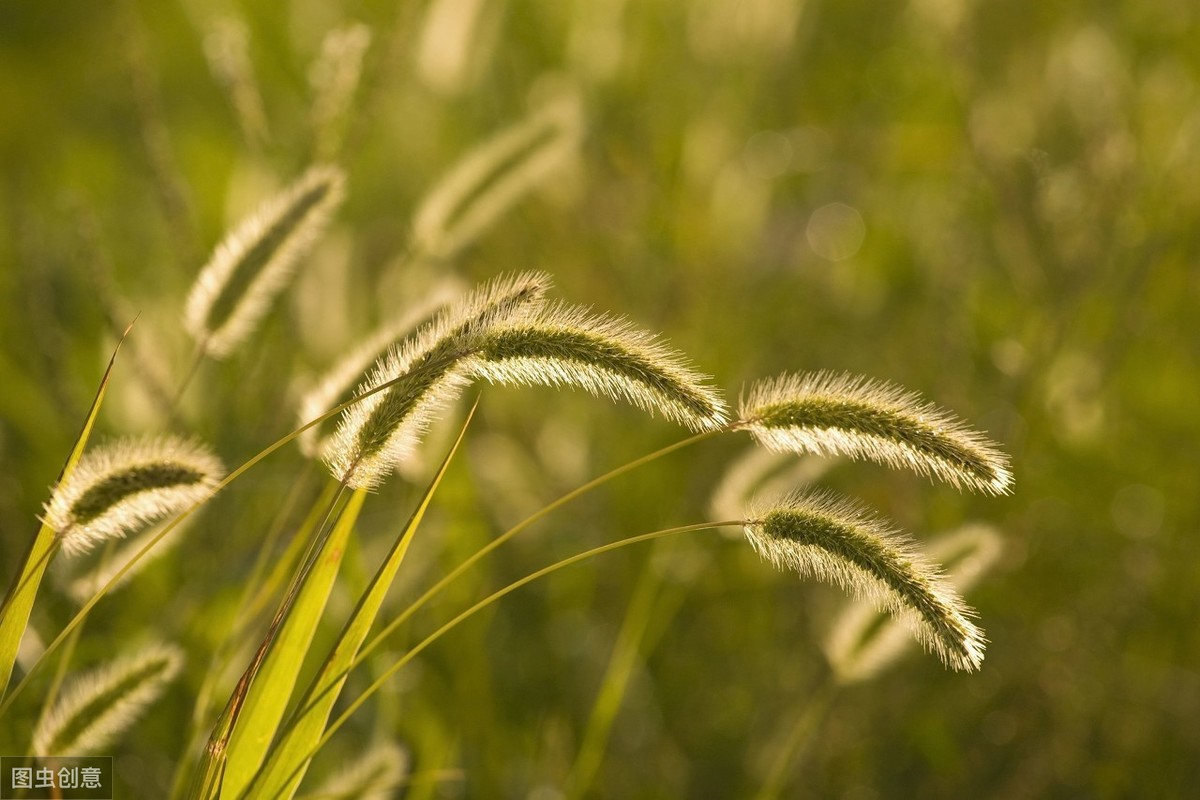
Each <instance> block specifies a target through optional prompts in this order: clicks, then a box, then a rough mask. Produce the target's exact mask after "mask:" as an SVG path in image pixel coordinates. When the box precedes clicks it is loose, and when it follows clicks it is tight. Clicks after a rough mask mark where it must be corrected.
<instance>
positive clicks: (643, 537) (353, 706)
mask: <svg viewBox="0 0 1200 800" xmlns="http://www.w3.org/2000/svg"><path fill="white" fill-rule="evenodd" d="M745 524H746V521H745V520H740V519H738V520H723V521H721V522H699V523H695V524H693V525H680V526H677V527H674V528H664V529H662V530H657V531H651V532H650V533H643V534H640V535H638V536H630V537H628V538H625V539H620V540H618V541H616V542H609V543H608V544H604V545H600V546H599V547H593V548H592V549H590V550H585V551H584V552H582V553H577V554H575V555H573V556H570V557H569V558H564V559H562V560H561V561H556V562H555V563H553V564H551V565H549V566H547V567H542V568H541V569H539V570H537V571H536V572H531V573H530V574H528V575H526V576H525V577H524V578H521V579H520V580H517V581H514V582H512V583H510V584H508V585H507V586H505V587H504V588H502V589H498V590H496V591H495V592H492V593H491V594H490V595H488V596H487V597H485V598H483V599H482V600H480V601H479V602H477V603H475V604H474V605H473V606H471V607H470V608H468V609H467V610H465V611H463V612H461V613H459V614H458V615H457V616H455V617H454V618H453V619H451V620H450V621H449V622H447V623H445V624H443V625H442V626H441V627H440V628H438V629H437V630H435V631H434V632H433V633H431V634H429V635H428V636H426V637H425V638H424V639H422V640H421V641H420V642H419V643H418V644H417V645H416V646H415V647H413V648H412V649H411V650H409V651H408V652H407V653H405V654H404V655H403V656H401V657H400V659H399V660H398V661H396V662H395V663H394V664H392V666H391V667H389V668H388V669H387V670H385V671H384V672H383V674H382V675H380V676H379V677H378V678H376V679H375V681H374V682H373V683H372V684H371V685H370V686H368V687H367V688H366V689H365V690H364V691H363V693H362V694H360V695H359V696H358V697H357V698H355V699H354V701H353V702H351V703H350V705H349V706H348V707H347V708H346V710H345V711H344V712H342V715H341V716H340V717H338V718H337V719H336V720H334V721H333V722H332V723H331V724H330V725H329V726H328V727H326V729H325V734H324V735H323V736H322V737H321V739H320V740H319V741H318V742H317V743H316V745H314V746H313V748H312V749H311V750H310V751H309V752H308V753H307V754H305V756H304V758H303V759H301V762H300V764H299V765H297V767H296V768H295V769H294V770H292V772H291V773H290V774H289V775H288V776H287V777H286V778H285V779H284V781H283V783H282V784H281V786H280V789H279V791H277V792H276V793H275V795H273V796H272V798H271V800H277V799H278V798H279V797H280V795H281V794H282V793H283V792H284V791H285V789H286V787H287V786H288V785H289V784H290V783H291V781H292V780H293V779H294V778H295V777H296V775H298V774H299V773H300V771H301V770H302V769H303V766H304V764H305V763H307V762H308V761H309V760H311V759H312V757H313V756H315V755H316V754H317V752H318V751H319V750H320V749H321V748H322V747H324V746H325V744H326V743H328V741H329V740H330V739H331V738H333V735H334V734H335V733H336V732H337V731H338V729H340V728H341V727H342V726H343V725H344V724H346V721H347V720H349V719H350V717H351V716H352V715H353V714H354V712H355V711H357V710H358V709H359V708H361V707H362V705H363V703H365V702H366V701H367V700H369V699H370V698H371V695H373V694H375V692H377V691H379V689H380V688H381V687H382V686H383V685H384V684H385V683H386V682H387V681H388V679H390V678H391V677H392V676H393V675H395V674H396V673H397V672H399V671H400V670H401V669H402V668H403V667H405V666H406V665H407V664H409V663H410V662H411V661H412V660H413V659H414V658H416V657H417V656H418V655H420V654H421V653H422V652H423V651H424V650H425V649H426V648H428V647H429V646H430V645H432V644H433V643H434V642H436V641H437V640H438V639H440V638H442V637H443V636H445V635H446V634H447V633H449V632H450V631H452V630H454V629H455V628H457V627H458V626H459V625H461V624H462V623H463V622H465V621H467V620H468V619H470V618H471V617H473V616H475V615H476V614H478V613H479V612H480V611H482V610H484V609H485V608H487V607H488V606H490V605H492V604H493V603H495V602H497V601H498V600H500V599H501V598H503V597H505V596H506V595H509V594H512V593H513V592H515V591H516V590H517V589H520V588H521V587H522V586H525V585H526V584H529V583H533V582H534V581H536V580H538V579H539V578H544V577H545V576H547V575H550V574H553V573H555V572H558V571H559V570H561V569H565V568H566V567H569V566H572V565H573V564H578V563H579V562H580V561H586V560H588V559H589V558H594V557H595V556H598V555H603V554H604V553H608V552H611V551H613V550H619V549H620V548H622V547H628V546H630V545H634V544H639V543H641V542H649V541H653V540H655V539H664V538H666V537H668V536H675V535H677V534H681V533H689V532H692V531H702V530H712V529H715V528H728V527H735V526H736V527H740V526H742V525H745Z"/></svg>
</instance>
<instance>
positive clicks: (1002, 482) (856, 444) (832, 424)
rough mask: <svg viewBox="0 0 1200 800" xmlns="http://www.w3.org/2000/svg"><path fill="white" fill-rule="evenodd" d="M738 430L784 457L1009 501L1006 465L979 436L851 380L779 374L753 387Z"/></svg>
mask: <svg viewBox="0 0 1200 800" xmlns="http://www.w3.org/2000/svg"><path fill="white" fill-rule="evenodd" d="M740 413H741V420H739V422H738V423H737V424H736V427H737V428H739V429H742V430H747V431H749V432H750V434H751V435H752V436H753V437H754V438H755V439H757V440H758V442H759V443H760V444H762V445H763V446H765V447H767V448H769V449H771V450H776V451H779V452H795V453H815V454H818V455H825V456H828V455H839V454H840V455H847V456H849V457H851V458H857V459H868V460H871V461H877V462H879V463H881V464H885V465H887V466H889V467H892V468H894V469H901V468H907V469H911V470H913V471H915V472H917V473H919V474H921V475H927V476H934V477H937V478H940V479H942V480H944V481H946V482H948V483H950V484H951V485H953V486H955V487H956V488H967V489H973V490H977V491H981V492H985V493H989V494H1006V493H1008V492H1009V491H1010V490H1011V487H1012V472H1011V471H1010V470H1009V465H1008V458H1007V457H1006V456H1005V455H1004V454H1003V453H1001V452H1000V451H999V449H997V447H996V446H995V445H994V444H993V443H992V442H991V441H989V440H988V439H987V438H986V437H985V436H983V435H982V434H980V433H978V432H976V431H974V430H971V429H970V428H968V427H967V426H966V425H964V424H963V423H962V422H961V421H960V420H958V419H956V418H955V417H954V416H953V415H951V414H949V413H948V412H946V411H943V410H941V409H939V408H937V407H935V406H933V405H931V404H928V403H924V402H922V400H921V399H920V398H919V397H918V396H917V395H915V394H913V393H911V392H907V391H905V390H903V389H900V388H898V387H895V386H891V385H889V384H885V383H880V382H876V381H871V380H867V379H864V378H860V377H855V376H852V375H838V374H833V373H827V372H816V373H809V374H801V375H786V374H785V375H782V376H779V377H778V378H775V379H772V380H765V381H761V382H759V383H757V384H755V385H754V386H753V387H752V388H751V390H750V393H749V397H748V398H746V399H744V400H743V402H742V404H741V409H740Z"/></svg>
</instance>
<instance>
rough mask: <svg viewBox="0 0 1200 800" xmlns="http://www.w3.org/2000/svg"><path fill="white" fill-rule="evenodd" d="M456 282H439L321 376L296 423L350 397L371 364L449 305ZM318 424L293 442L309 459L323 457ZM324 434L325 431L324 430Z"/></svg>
mask: <svg viewBox="0 0 1200 800" xmlns="http://www.w3.org/2000/svg"><path fill="white" fill-rule="evenodd" d="M455 283H456V282H450V281H443V282H441V283H439V284H437V285H436V286H434V287H432V288H431V289H430V291H429V292H428V293H427V294H426V297H425V298H424V299H423V300H422V301H421V302H420V303H419V304H418V305H416V306H414V307H413V308H411V309H410V310H409V311H407V312H406V313H404V314H401V315H400V316H398V317H397V318H396V319H395V320H393V321H392V322H389V323H386V324H385V325H383V326H382V327H381V328H380V329H379V330H377V331H376V332H375V333H373V334H371V335H370V336H369V337H368V338H367V339H366V341H364V342H363V343H362V344H360V345H358V346H357V347H355V348H354V350H352V351H351V352H350V353H349V354H348V355H347V356H346V357H344V358H343V359H341V360H340V361H338V362H337V363H336V364H334V365H333V367H331V368H330V369H329V371H328V372H326V373H325V375H324V376H322V377H321V378H320V379H319V380H318V381H317V382H316V384H315V385H314V386H313V388H312V389H311V390H309V391H308V392H307V393H306V394H305V395H304V396H303V397H302V398H301V399H300V405H299V414H298V422H299V424H300V425H304V424H305V423H308V422H311V421H312V420H314V419H316V418H317V417H319V416H321V415H322V414H324V413H326V412H327V411H329V410H330V409H331V408H334V407H335V406H337V405H339V404H340V403H343V402H345V401H346V400H349V399H350V398H351V397H352V396H353V390H354V385H355V383H357V382H358V381H360V380H361V379H362V376H363V375H364V374H366V372H367V370H368V369H370V367H371V365H372V364H373V363H375V362H376V361H378V360H379V359H381V358H383V357H384V356H386V355H387V351H388V348H390V347H393V346H397V345H399V344H400V343H401V342H402V341H403V340H404V338H405V337H408V336H411V335H412V334H413V333H414V331H415V330H416V328H417V326H418V325H420V324H421V323H422V322H425V321H427V320H429V319H430V318H431V317H433V316H434V315H435V314H436V313H437V312H438V311H440V310H441V309H443V308H445V307H446V306H447V305H449V304H450V303H451V302H452V301H453V299H454V296H455V295H456V294H457V293H456V292H454V291H453V286H454V284H455ZM322 427H324V426H322V425H317V426H314V427H312V428H309V429H308V430H306V431H304V433H302V434H300V437H299V439H298V440H297V441H298V443H299V445H300V450H301V452H303V453H304V454H305V455H306V456H308V457H310V458H317V457H319V456H322V455H324V454H325V452H326V450H327V448H328V446H329V436H328V435H326V436H322V435H321V429H322ZM325 430H326V431H328V428H327V427H326V428H325Z"/></svg>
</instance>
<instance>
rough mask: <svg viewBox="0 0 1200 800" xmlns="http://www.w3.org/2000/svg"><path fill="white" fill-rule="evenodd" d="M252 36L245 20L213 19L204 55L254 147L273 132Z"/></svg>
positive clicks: (230, 17)
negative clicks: (252, 57) (252, 51)
mask: <svg viewBox="0 0 1200 800" xmlns="http://www.w3.org/2000/svg"><path fill="white" fill-rule="evenodd" d="M249 38H250V37H249V34H248V33H247V31H246V23H245V22H244V21H243V20H242V19H241V18H240V17H237V16H234V15H232V14H227V15H226V16H223V17H221V18H220V19H218V20H216V21H215V22H214V23H212V25H211V27H210V28H209V30H208V32H207V33H206V34H205V36H204V55H205V57H206V58H207V60H208V67H209V69H210V70H211V71H212V74H213V77H215V78H216V79H217V82H218V83H219V84H221V86H222V87H223V88H224V89H225V92H226V94H228V95H229V102H230V103H231V104H232V105H233V110H234V115H235V116H236V117H237V121H238V124H239V125H240V126H241V128H242V134H243V135H244V136H245V137H246V141H247V142H248V143H249V144H250V145H251V146H252V147H253V146H261V145H264V144H266V143H267V142H269V141H270V140H271V132H270V127H269V125H268V124H267V114H266V112H265V111H264V110H263V101H262V93H261V92H260V91H259V89H258V81H257V80H255V77H254V64H253V63H252V62H251V60H250V47H249Z"/></svg>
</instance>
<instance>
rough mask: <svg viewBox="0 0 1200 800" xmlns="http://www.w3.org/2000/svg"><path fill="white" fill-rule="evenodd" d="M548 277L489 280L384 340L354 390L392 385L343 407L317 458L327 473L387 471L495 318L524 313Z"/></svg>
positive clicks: (464, 380)
mask: <svg viewBox="0 0 1200 800" xmlns="http://www.w3.org/2000/svg"><path fill="white" fill-rule="evenodd" d="M549 284H550V280H549V277H548V276H546V275H545V274H543V273H524V274H521V275H517V276H515V277H505V278H500V279H497V280H494V281H492V282H490V283H488V284H487V285H485V286H484V287H482V288H481V289H479V290H477V291H475V292H473V293H471V294H470V295H469V296H468V297H467V298H466V299H465V300H464V301H463V302H462V303H460V304H459V305H458V306H456V307H454V308H451V309H449V310H447V311H445V312H443V313H441V314H439V315H438V316H437V318H436V319H434V320H433V321H432V322H430V323H429V324H427V325H425V326H423V327H422V328H421V329H420V330H419V331H418V332H417V333H416V334H415V335H414V336H413V337H412V338H410V339H409V340H408V341H407V342H405V343H404V344H403V345H400V346H398V347H394V348H392V349H391V350H390V351H389V352H388V354H387V355H386V356H385V357H384V358H383V359H381V360H380V362H379V363H378V364H377V365H376V367H375V368H374V370H373V371H372V373H371V375H370V377H369V378H368V379H367V381H366V382H364V383H363V384H362V385H361V386H360V387H359V391H358V392H357V394H359V395H361V394H364V393H366V392H368V391H370V390H372V389H375V388H377V387H380V386H382V385H383V384H385V383H391V382H393V381H395V383H394V385H392V386H390V387H389V388H387V389H383V390H381V391H379V392H376V393H375V394H373V395H371V396H370V397H367V398H366V399H364V400H362V401H361V402H359V403H356V404H355V405H353V406H351V407H350V408H348V409H347V410H346V412H345V414H343V416H342V420H341V422H340V423H339V424H338V427H337V430H336V431H335V432H334V434H333V436H332V438H331V440H330V444H329V447H328V448H327V451H326V455H325V460H326V463H328V464H329V466H330V469H331V470H332V471H333V474H334V476H335V477H337V478H338V479H339V480H341V481H344V482H345V483H347V484H348V485H350V486H353V487H355V488H362V487H374V486H377V485H378V484H379V483H380V481H382V480H383V479H384V478H385V477H387V475H389V474H391V472H392V470H393V469H394V467H395V465H396V463H397V462H399V461H400V460H401V459H403V458H404V457H405V456H406V455H407V454H408V453H409V452H410V451H411V449H412V448H413V447H414V446H415V445H416V443H417V441H419V439H420V437H421V435H422V434H423V433H424V432H425V430H426V429H427V428H428V426H429V424H430V422H431V421H432V420H433V419H434V418H435V417H436V416H437V414H438V412H439V411H440V410H441V409H443V408H445V407H446V406H447V405H448V404H449V403H452V402H453V401H454V400H455V399H456V398H457V397H458V396H459V395H460V394H461V392H462V390H463V389H464V388H465V387H466V386H467V385H468V384H470V382H471V376H472V360H473V359H474V358H475V355H476V353H477V352H478V351H479V348H480V342H481V340H482V339H483V338H485V337H486V335H487V333H488V332H489V331H491V330H493V329H494V328H495V327H496V326H497V325H500V324H503V323H511V322H514V321H516V320H519V319H521V318H522V317H523V316H525V315H526V314H529V313H531V311H532V309H533V308H535V307H536V306H537V304H538V303H540V302H541V300H542V297H543V296H544V294H545V292H546V289H547V288H548V287H549Z"/></svg>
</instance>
